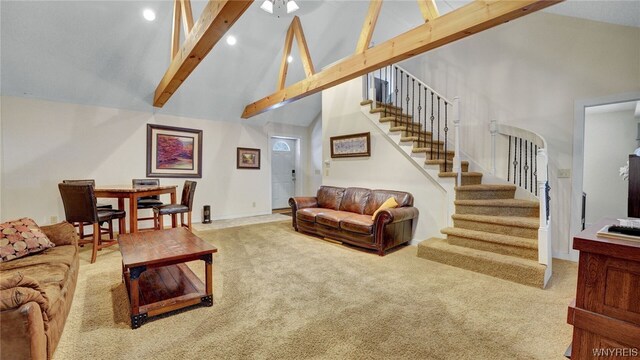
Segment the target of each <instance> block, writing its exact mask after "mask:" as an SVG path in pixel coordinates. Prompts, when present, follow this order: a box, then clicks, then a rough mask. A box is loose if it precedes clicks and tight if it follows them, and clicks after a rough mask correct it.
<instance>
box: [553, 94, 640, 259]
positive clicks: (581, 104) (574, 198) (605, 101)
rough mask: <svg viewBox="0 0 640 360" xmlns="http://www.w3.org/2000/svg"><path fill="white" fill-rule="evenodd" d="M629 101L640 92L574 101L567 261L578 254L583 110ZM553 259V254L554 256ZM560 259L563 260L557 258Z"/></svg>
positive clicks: (639, 98) (581, 186)
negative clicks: (575, 247) (574, 240)
mask: <svg viewBox="0 0 640 360" xmlns="http://www.w3.org/2000/svg"><path fill="white" fill-rule="evenodd" d="M630 101H640V92H630V93H623V94H615V95H609V96H603V97H598V98H593V99H584V100H576V102H575V106H574V111H573V116H574V121H573V171H572V172H573V176H572V179H571V185H572V186H571V188H572V190H571V225H570V229H569V231H570V234H569V249H568V254H567V256H568V259H569V260H573V261H578V256H579V252H578V251H577V250H573V237H574V236H575V235H576V234H578V233H580V232H581V231H582V230H581V226H580V225H581V224H580V218H581V215H582V192H583V191H584V189H583V184H584V181H583V177H584V121H585V110H586V108H588V107H594V106H601V105H609V104H618V103H623V102H630ZM554 257H556V256H555V254H554ZM558 257H560V258H564V257H561V256H558Z"/></svg>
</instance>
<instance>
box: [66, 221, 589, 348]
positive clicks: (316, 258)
mask: <svg viewBox="0 0 640 360" xmlns="http://www.w3.org/2000/svg"><path fill="white" fill-rule="evenodd" d="M199 235H200V236H201V237H203V238H204V239H206V240H208V241H210V242H211V243H213V244H214V245H215V246H217V247H218V249H219V253H218V254H217V255H215V257H214V292H215V294H214V301H215V303H214V305H213V307H195V308H192V309H189V310H185V311H180V312H178V313H175V314H172V315H170V316H162V317H160V318H156V319H155V320H154V319H151V320H150V321H149V322H148V323H146V324H145V325H143V326H142V327H141V328H139V329H137V330H131V329H130V327H129V317H128V307H127V297H126V292H125V289H124V286H123V285H122V283H121V282H120V280H121V275H120V254H119V252H118V250H117V247H115V248H114V250H112V249H105V250H103V251H101V252H100V253H99V255H98V260H97V262H96V263H95V264H89V263H88V259H89V255H90V249H89V248H87V247H85V248H84V249H82V251H81V257H82V260H81V261H82V265H81V268H80V278H79V281H78V287H77V290H76V295H75V299H74V302H73V306H72V309H71V313H70V315H69V318H68V319H67V324H66V327H65V329H64V334H63V336H62V340H61V341H60V344H59V346H58V349H57V350H56V353H55V359H56V360H62V359H83V360H84V359H131V358H134V359H181V360H184V359H205V358H207V359H246V358H250V359H305V358H314V359H562V354H563V353H564V351H565V349H566V347H567V345H568V344H569V343H570V341H571V327H570V326H569V325H567V324H566V320H565V319H566V312H567V304H568V303H569V301H570V300H571V299H572V298H573V296H574V292H575V278H576V266H575V264H573V263H569V262H564V261H558V262H555V263H554V276H553V279H552V283H551V284H550V286H549V288H548V289H547V290H540V289H536V288H532V287H528V286H524V285H519V284H515V283H512V282H509V281H505V280H500V279H496V278H493V277H490V276H486V275H483V274H478V273H474V272H471V271H466V270H462V269H459V268H455V267H450V266H448V265H443V264H440V263H436V262H431V261H428V260H424V259H420V258H418V257H416V247H413V246H411V247H404V248H402V249H401V250H399V251H396V252H393V253H391V254H389V255H387V256H385V257H379V256H377V255H374V254H371V253H365V252H362V251H360V250H355V249H352V248H349V247H346V246H342V245H336V244H332V243H329V242H325V241H322V240H319V239H317V238H314V237H310V236H306V235H301V234H298V233H296V232H294V231H293V230H292V229H291V224H290V222H277V223H268V224H258V225H249V226H243V227H236V228H228V229H222V230H214V231H208V232H201V233H199ZM195 265H196V266H193V268H194V270H195V271H196V273H197V274H201V273H202V271H203V266H202V265H201V264H200V263H198V264H195Z"/></svg>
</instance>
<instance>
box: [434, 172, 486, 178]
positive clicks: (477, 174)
mask: <svg viewBox="0 0 640 360" xmlns="http://www.w3.org/2000/svg"><path fill="white" fill-rule="evenodd" d="M438 176H440V177H457V176H458V173H457V172H453V171H447V172H439V173H438ZM462 176H463V177H482V173H480V172H475V171H463V172H462Z"/></svg>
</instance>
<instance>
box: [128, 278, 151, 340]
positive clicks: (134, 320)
mask: <svg viewBox="0 0 640 360" xmlns="http://www.w3.org/2000/svg"><path fill="white" fill-rule="evenodd" d="M145 270H147V267H146V266H139V267H134V268H131V269H129V274H130V275H129V297H130V301H131V328H132V329H137V328H139V327H140V326H142V324H144V322H145V321H146V320H147V313H143V314H140V289H139V287H138V280H139V279H140V275H142V273H143V272H144V271H145Z"/></svg>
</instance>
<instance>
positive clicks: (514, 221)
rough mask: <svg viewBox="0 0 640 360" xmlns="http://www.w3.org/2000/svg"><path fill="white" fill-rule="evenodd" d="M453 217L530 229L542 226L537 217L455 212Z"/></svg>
mask: <svg viewBox="0 0 640 360" xmlns="http://www.w3.org/2000/svg"><path fill="white" fill-rule="evenodd" d="M451 218H452V219H454V220H467V221H475V222H481V223H486V224H496V225H506V226H514V227H522V228H529V229H537V228H539V227H540V219H538V218H537V217H522V216H491V215H473V214H453V215H451Z"/></svg>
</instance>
